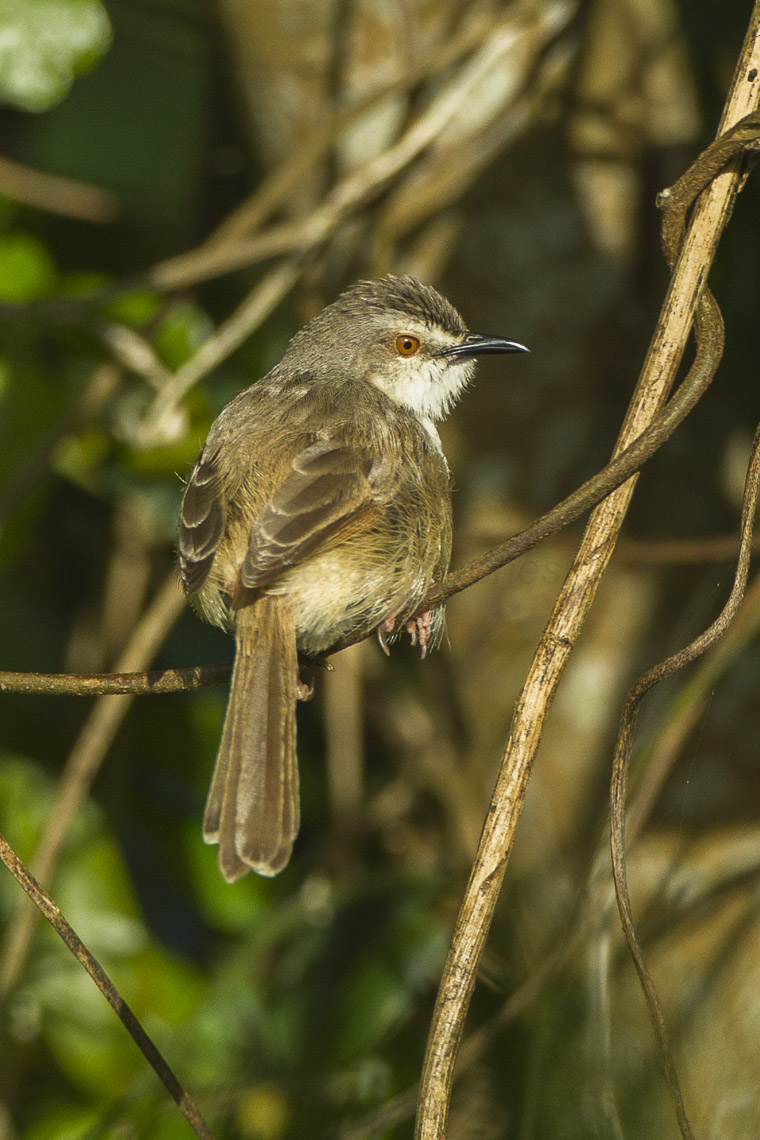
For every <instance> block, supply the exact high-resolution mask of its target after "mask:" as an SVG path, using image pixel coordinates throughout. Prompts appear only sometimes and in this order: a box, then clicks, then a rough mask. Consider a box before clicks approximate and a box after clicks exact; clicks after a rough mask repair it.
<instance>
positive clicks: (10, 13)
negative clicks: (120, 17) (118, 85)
mask: <svg viewBox="0 0 760 1140" xmlns="http://www.w3.org/2000/svg"><path fill="white" fill-rule="evenodd" d="M110 43H111V25H110V23H109V20H108V16H107V15H106V10H105V8H104V7H103V5H102V3H101V2H100V0H2V4H0V101H2V102H5V103H11V104H12V105H13V106H14V107H19V108H20V109H21V110H22V111H46V110H47V109H48V108H49V107H53V106H54V105H55V104H56V103H60V101H61V100H62V99H63V98H65V96H66V95H67V94H68V92H69V90H70V88H71V85H72V83H73V81H74V79H75V77H76V76H77V75H80V74H81V73H82V72H84V71H87V70H88V69H89V68H90V67H91V66H92V65H93V64H94V63H95V61H96V60H97V59H99V58H100V56H101V55H103V53H104V52H105V51H106V49H107V48H108V47H109V45H110Z"/></svg>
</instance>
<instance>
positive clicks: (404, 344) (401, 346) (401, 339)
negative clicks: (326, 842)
mask: <svg viewBox="0 0 760 1140" xmlns="http://www.w3.org/2000/svg"><path fill="white" fill-rule="evenodd" d="M421 347H422V342H421V341H420V339H419V337H416V336H409V335H408V334H405V335H404V336H397V337H396V352H397V353H398V354H399V356H414V354H415V353H416V352H419V351H420V348H421Z"/></svg>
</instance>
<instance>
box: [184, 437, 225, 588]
mask: <svg viewBox="0 0 760 1140" xmlns="http://www.w3.org/2000/svg"><path fill="white" fill-rule="evenodd" d="M218 455H219V453H218V450H213V451H211V453H207V449H206V448H204V449H203V451H202V452H201V454H200V455H199V457H198V461H197V463H196V464H195V467H194V468H193V471H192V474H191V476H190V479H189V480H188V484H187V489H186V490H185V496H184V498H183V500H182V507H181V508H180V515H179V572H180V575H181V577H182V583H183V585H184V587H185V591H186V592H187V593H188V594H193V593H195V591H196V590H198V589H199V588H200V587H201V586H202V585H203V583H204V581H205V579H206V576H207V574H208V572H209V570H210V569H211V563H212V562H213V561H214V555H215V554H216V550H217V547H218V546H219V542H220V540H221V537H222V535H223V533H224V524H225V516H226V511H225V506H224V500H223V498H222V497H221V495H220V493H219V471H218V467H217V459H218Z"/></svg>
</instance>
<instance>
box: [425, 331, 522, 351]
mask: <svg viewBox="0 0 760 1140" xmlns="http://www.w3.org/2000/svg"><path fill="white" fill-rule="evenodd" d="M503 352H530V349H528V348H526V347H525V345H524V344H518V343H517V341H514V340H505V339H504V337H503V336H480V335H479V334H478V333H468V334H467V336H466V337H465V338H464V340H463V341H462V343H461V344H454V345H452V346H451V348H442V349H441V351H440V352H437V353H436V356H488V355H491V354H496V353H503Z"/></svg>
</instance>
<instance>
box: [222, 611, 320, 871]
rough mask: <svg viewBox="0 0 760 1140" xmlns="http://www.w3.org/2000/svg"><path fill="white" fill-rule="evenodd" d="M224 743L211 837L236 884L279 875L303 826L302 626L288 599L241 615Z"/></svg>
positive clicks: (224, 866) (226, 869)
mask: <svg viewBox="0 0 760 1140" xmlns="http://www.w3.org/2000/svg"><path fill="white" fill-rule="evenodd" d="M235 641H236V648H235V664H234V667H233V671H232V682H231V685H230V695H229V700H228V702H227V713H226V716H225V720H224V728H223V730H222V739H221V742H220V744H219V752H218V754H217V758H216V766H215V769H214V775H213V778H212V780H211V788H210V790H209V795H208V800H207V803H206V812H205V815H204V820H203V837H204V839H205V840H206V842H207V843H218V844H219V867H220V869H221V872H222V874H223V876H224V878H225V879H227V881H228V882H234V880H235V879H238V878H240V876H241V875H245V874H246V873H247V872H248V871H250V870H254V871H257V872H258V873H259V874H260V875H276V874H277V872H278V871H281V870H282V868H283V867H284V866H285V864H286V863H287V862H288V860H289V858H290V853H291V851H292V849H293V842H294V840H295V837H296V834H297V833H298V825H299V822H300V808H299V789H298V762H297V758H296V713H295V709H296V682H297V679H298V659H297V655H296V635H295V623H294V619H293V614H292V610H291V608H290V606H289V605H288V603H287V602H285V601H284V600H283V599H281V598H268V597H263V598H261V599H259V600H258V601H257V602H255V603H254V604H253V605H251V606H247V607H245V608H244V609H241V610H239V611H238V614H237V623H236V630H235Z"/></svg>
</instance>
